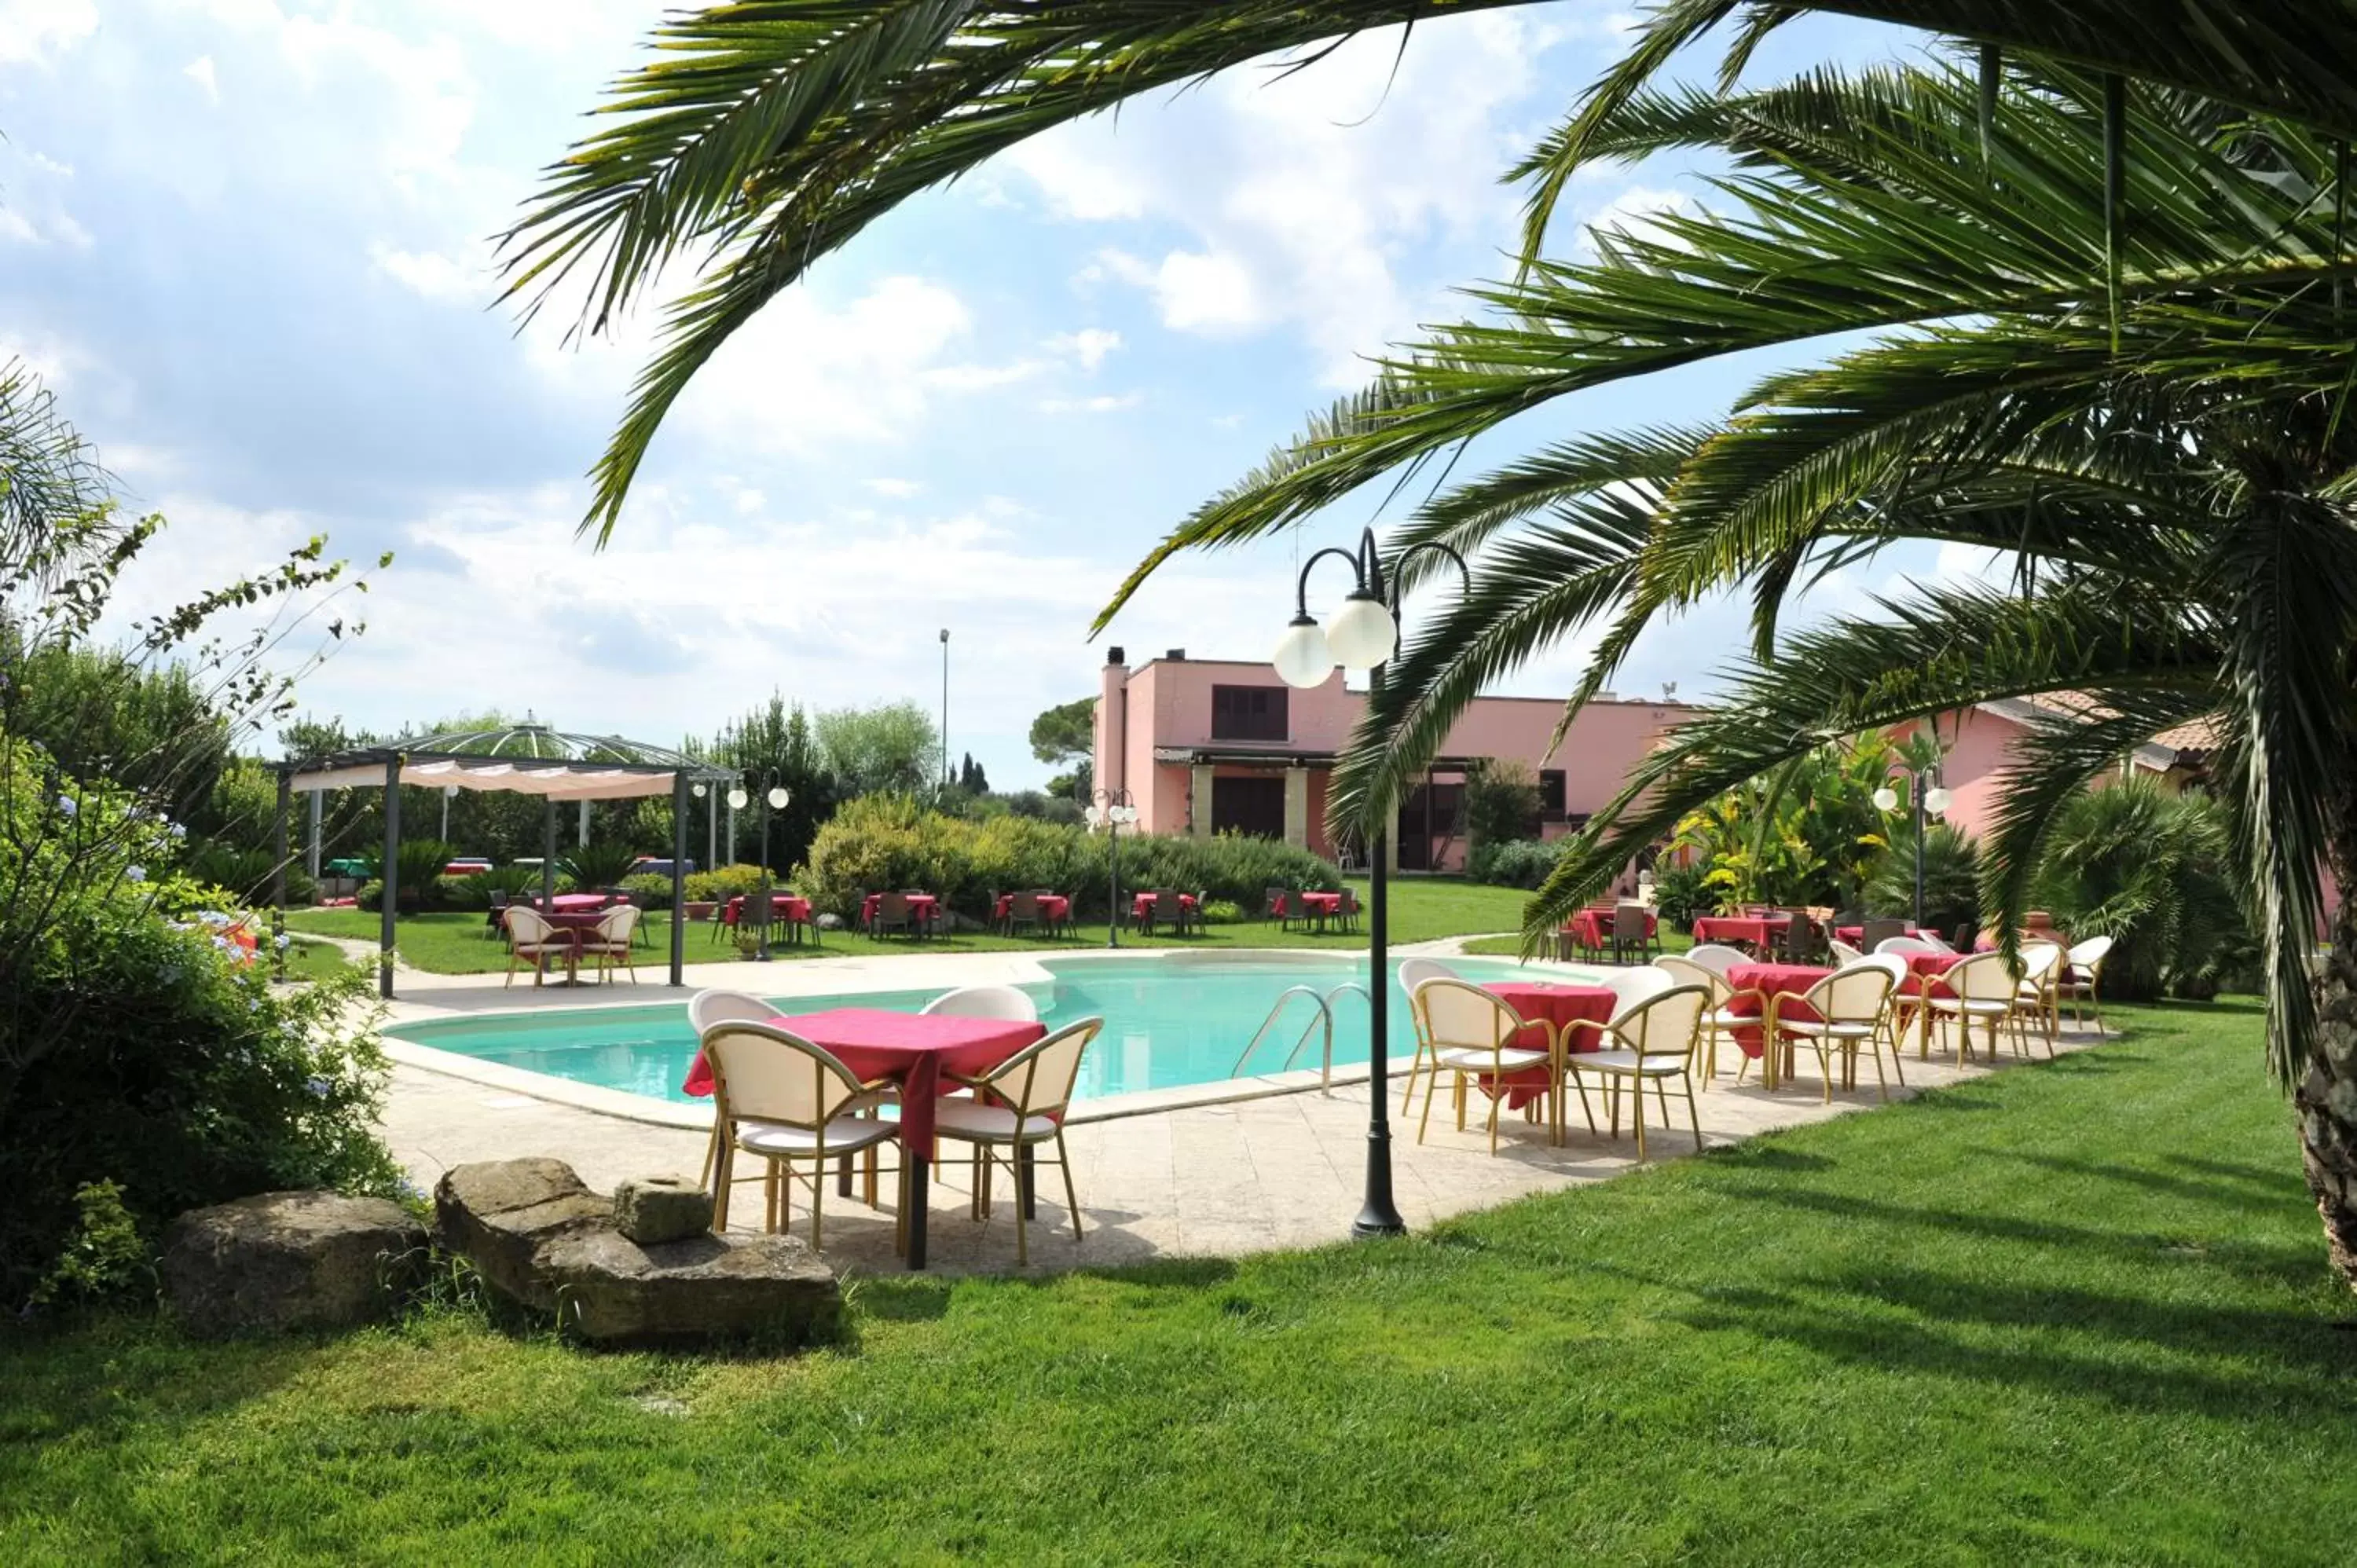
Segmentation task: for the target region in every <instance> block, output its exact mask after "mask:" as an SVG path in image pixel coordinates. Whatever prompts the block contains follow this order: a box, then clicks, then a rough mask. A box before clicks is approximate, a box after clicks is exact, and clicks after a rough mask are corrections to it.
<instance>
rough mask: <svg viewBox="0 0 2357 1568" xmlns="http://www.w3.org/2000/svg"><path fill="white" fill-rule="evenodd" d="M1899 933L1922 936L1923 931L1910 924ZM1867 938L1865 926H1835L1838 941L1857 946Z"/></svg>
mask: <svg viewBox="0 0 2357 1568" xmlns="http://www.w3.org/2000/svg"><path fill="white" fill-rule="evenodd" d="M1899 934H1900V936H1902V937H1920V936H1921V935H1922V934H1923V933H1922V932H1921V931H1920V930H1917V929H1915V928H1914V927H1912V926H1909V927H1908V928H1907V929H1904V930H1902V931H1900V933H1899ZM1834 940H1835V941H1837V942H1847V943H1849V944H1850V946H1852V947H1856V946H1857V944H1858V943H1859V942H1861V941H1863V940H1866V928H1865V927H1864V926H1835V928H1834Z"/></svg>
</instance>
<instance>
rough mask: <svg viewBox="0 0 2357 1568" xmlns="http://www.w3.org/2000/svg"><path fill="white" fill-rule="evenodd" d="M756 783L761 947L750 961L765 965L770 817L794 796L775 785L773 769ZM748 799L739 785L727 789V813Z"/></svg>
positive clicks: (770, 910) (770, 908)
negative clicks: (758, 788) (759, 822)
mask: <svg viewBox="0 0 2357 1568" xmlns="http://www.w3.org/2000/svg"><path fill="white" fill-rule="evenodd" d="M747 777H748V778H750V777H752V775H751V774H748V775H747ZM760 779H761V781H762V788H761V910H760V920H761V945H760V946H759V947H758V948H756V949H755V950H754V951H753V960H754V961H755V962H757V963H767V962H769V961H770V916H771V915H772V914H774V913H775V912H776V910H777V905H776V902H775V901H774V900H773V899H772V897H770V812H771V811H784V810H785V809H786V804H787V802H788V801H790V800H792V799H793V798H794V796H793V791H792V790H791V789H787V788H786V787H785V786H784V785H782V784H780V783H779V782H778V770H777V769H776V768H763V769H761V770H760ZM746 800H748V796H747V795H746V793H745V787H744V786H743V785H742V784H737V785H732V786H730V788H729V790H728V809H729V810H730V811H738V810H740V809H742V808H743V806H744V804H745V802H746Z"/></svg>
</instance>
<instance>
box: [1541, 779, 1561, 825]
mask: <svg viewBox="0 0 2357 1568" xmlns="http://www.w3.org/2000/svg"><path fill="white" fill-rule="evenodd" d="M1563 806H1564V800H1563V769H1562V768H1541V769H1540V770H1539V820H1540V821H1541V822H1561V821H1563V816H1564V811H1563Z"/></svg>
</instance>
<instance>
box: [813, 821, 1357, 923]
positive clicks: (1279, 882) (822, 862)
mask: <svg viewBox="0 0 2357 1568" xmlns="http://www.w3.org/2000/svg"><path fill="white" fill-rule="evenodd" d="M1109 854H1110V845H1109V842H1108V840H1107V839H1106V837H1105V836H1104V835H1103V834H1092V833H1090V832H1087V831H1086V830H1085V829H1082V828H1074V827H1067V826H1063V825H1061V824H1059V823H1054V822H1043V821H1040V820H1039V819H1036V818H1030V817H1018V816H1016V815H1014V814H1013V813H1011V812H1010V813H1007V814H1006V815H1003V816H996V817H992V818H989V819H987V820H985V821H982V822H969V821H964V820H963V819H960V818H955V817H949V816H944V815H942V814H941V813H939V812H935V811H926V810H924V809H923V808H921V807H920V806H919V805H918V804H917V803H916V802H915V801H914V800H910V799H909V798H908V797H907V796H894V795H870V796H866V797H863V798H862V799H860V800H853V801H851V802H849V803H847V804H846V805H845V806H844V807H843V809H842V810H841V811H837V812H836V813H835V814H834V818H833V819H831V820H830V821H829V822H827V823H826V825H825V826H823V827H822V828H821V829H820V830H819V832H818V836H817V837H816V838H815V839H813V841H812V843H811V856H810V861H809V863H808V864H807V865H804V866H803V867H802V869H801V870H800V871H798V872H797V873H796V874H795V875H794V886H795V888H796V890H797V891H799V892H801V893H802V894H803V895H804V896H805V897H808V898H810V899H811V901H812V902H813V904H814V905H816V906H817V907H818V908H822V909H825V910H829V911H831V912H833V913H834V914H837V915H842V916H845V917H849V916H851V915H854V914H856V912H857V903H858V898H859V896H860V895H861V894H863V893H866V892H869V891H872V890H875V889H877V888H886V887H921V888H924V889H926V890H927V891H928V892H931V893H936V894H938V895H940V896H941V897H942V898H944V899H945V900H947V901H948V904H949V907H950V908H952V909H955V910H957V911H958V912H959V913H961V914H963V915H967V916H970V917H973V918H985V916H986V915H987V912H988V910H987V904H988V900H989V897H990V895H991V894H992V893H994V892H1003V891H1006V890H1009V889H1012V888H1018V887H1045V888H1051V889H1053V890H1055V891H1057V892H1060V893H1063V894H1067V895H1069V896H1071V898H1072V899H1073V909H1074V913H1075V914H1076V915H1079V916H1082V918H1088V917H1091V916H1093V917H1096V918H1102V917H1103V915H1104V914H1105V912H1106V905H1105V900H1106V897H1107V878H1108V870H1109V867H1108V865H1107V861H1108V856H1109ZM1121 880H1122V886H1123V887H1124V888H1125V889H1130V888H1139V887H1157V886H1159V887H1175V888H1180V889H1183V890H1185V891H1188V892H1192V893H1201V894H1204V895H1206V896H1207V897H1210V898H1213V899H1220V900H1224V901H1225V902H1228V903H1232V904H1235V905H1238V906H1241V907H1242V908H1249V909H1257V908H1260V906H1261V895H1262V893H1263V891H1264V890H1265V889H1266V888H1269V887H1273V886H1282V887H1313V886H1314V887H1332V886H1339V885H1340V873H1339V872H1337V871H1336V869H1335V868H1334V866H1333V865H1331V864H1330V863H1329V862H1327V861H1323V860H1320V859H1318V857H1317V856H1316V855H1314V854H1310V853H1308V851H1307V850H1301V849H1295V848H1292V847H1290V846H1288V845H1286V844H1282V843H1275V842H1274V841H1273V840H1269V839H1258V838H1245V837H1243V836H1242V835H1239V834H1233V833H1227V834H1222V835H1220V836H1219V837H1216V838H1204V839H1199V838H1178V837H1160V836H1157V835H1153V834H1138V835H1135V836H1133V835H1126V834H1125V835H1124V836H1123V838H1122V841H1121Z"/></svg>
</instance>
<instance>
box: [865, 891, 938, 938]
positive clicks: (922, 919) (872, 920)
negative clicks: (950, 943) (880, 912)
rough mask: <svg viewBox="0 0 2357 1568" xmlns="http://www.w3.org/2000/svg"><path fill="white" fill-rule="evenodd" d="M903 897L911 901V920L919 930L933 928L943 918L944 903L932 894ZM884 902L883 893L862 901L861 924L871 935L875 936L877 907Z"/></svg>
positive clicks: (870, 895)
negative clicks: (935, 922)
mask: <svg viewBox="0 0 2357 1568" xmlns="http://www.w3.org/2000/svg"><path fill="white" fill-rule="evenodd" d="M901 897H905V898H907V899H908V900H909V919H910V920H911V921H913V922H915V924H916V927H917V929H919V930H924V929H927V928H929V927H931V925H932V924H933V923H934V921H936V920H938V919H939V918H941V912H942V901H941V899H940V898H938V897H935V896H934V895H932V894H931V893H906V894H903V895H901ZM883 902H884V895H882V894H881V893H870V894H869V895H868V896H867V897H866V898H864V899H862V900H861V901H860V905H859V924H860V925H861V927H862V928H863V929H867V930H869V932H870V933H871V934H873V930H874V928H875V925H876V908H877V905H879V904H881V903H883Z"/></svg>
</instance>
